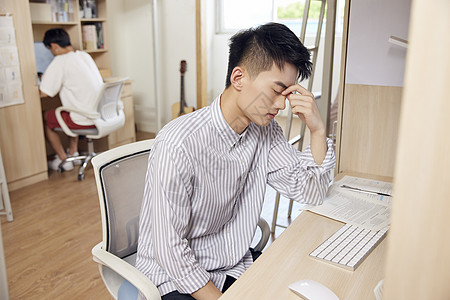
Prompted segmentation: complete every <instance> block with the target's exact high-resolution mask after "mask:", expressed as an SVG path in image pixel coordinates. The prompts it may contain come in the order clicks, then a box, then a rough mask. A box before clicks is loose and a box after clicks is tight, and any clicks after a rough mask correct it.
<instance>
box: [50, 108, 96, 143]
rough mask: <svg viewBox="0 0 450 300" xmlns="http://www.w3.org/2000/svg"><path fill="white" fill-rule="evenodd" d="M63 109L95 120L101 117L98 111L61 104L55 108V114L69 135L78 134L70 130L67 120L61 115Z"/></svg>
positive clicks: (74, 135)
mask: <svg viewBox="0 0 450 300" xmlns="http://www.w3.org/2000/svg"><path fill="white" fill-rule="evenodd" d="M63 111H67V112H75V113H78V114H80V115H82V116H84V117H86V118H88V119H91V120H95V119H97V118H98V117H100V114H99V113H97V112H94V113H93V112H87V111H83V110H80V109H76V108H70V107H64V106H60V107H58V108H56V109H55V115H56V119H57V120H58V123H59V126H61V129H62V130H63V131H64V133H65V134H66V135H68V136H72V137H76V136H78V135H76V134H74V133H73V132H72V130H70V128H69V127H68V126H67V124H66V122H64V119H63V117H62V115H61V112H63Z"/></svg>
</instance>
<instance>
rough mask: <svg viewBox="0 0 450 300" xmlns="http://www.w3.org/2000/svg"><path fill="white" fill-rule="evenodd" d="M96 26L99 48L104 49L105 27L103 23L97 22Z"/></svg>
mask: <svg viewBox="0 0 450 300" xmlns="http://www.w3.org/2000/svg"><path fill="white" fill-rule="evenodd" d="M95 27H96V30H97V49H104V48H105V44H104V42H103V27H102V23H95Z"/></svg>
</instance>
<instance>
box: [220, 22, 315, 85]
mask: <svg viewBox="0 0 450 300" xmlns="http://www.w3.org/2000/svg"><path fill="white" fill-rule="evenodd" d="M309 59H310V55H309V52H308V50H307V49H306V47H305V46H303V44H302V43H301V42H300V39H299V38H298V37H297V36H296V35H295V34H294V33H293V32H292V31H291V30H290V29H289V28H288V27H286V26H285V25H283V24H279V23H267V24H264V25H261V26H258V27H256V28H250V29H248V30H244V31H240V32H238V33H236V34H235V35H233V36H232V37H231V39H230V53H229V58H228V73H227V80H226V85H225V86H226V87H229V86H230V85H231V81H230V76H231V73H232V72H233V69H234V68H235V67H236V66H244V67H245V68H246V69H247V71H248V72H249V75H250V77H255V76H257V75H258V74H259V73H261V72H262V71H268V70H270V69H271V68H272V66H273V64H274V63H275V65H276V66H277V67H278V68H279V69H280V70H283V68H284V64H285V63H290V64H292V65H294V66H295V67H296V68H297V70H298V77H299V78H300V79H301V80H303V79H306V78H308V77H309V76H310V75H311V69H312V63H311V61H310V60H309Z"/></svg>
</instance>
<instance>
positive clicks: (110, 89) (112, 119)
mask: <svg viewBox="0 0 450 300" xmlns="http://www.w3.org/2000/svg"><path fill="white" fill-rule="evenodd" d="M125 80H126V78H123V79H120V80H117V81H113V82H106V83H104V84H103V86H102V88H101V89H100V91H99V93H98V96H97V99H96V100H95V101H96V102H95V105H94V107H97V111H96V112H87V111H83V110H79V109H75V108H69V107H64V106H60V107H58V108H57V109H56V110H55V114H56V118H57V120H58V123H59V124H60V126H61V128H55V130H56V131H63V132H64V133H65V134H66V135H68V136H72V137H76V136H84V137H86V138H87V145H88V153H87V154H86V155H77V156H71V157H68V158H66V159H65V160H63V161H62V162H61V163H60V164H59V166H58V172H62V171H63V168H62V165H63V164H64V163H65V162H68V161H72V162H73V161H75V160H82V163H81V165H80V168H79V169H78V180H83V179H84V170H85V169H86V167H87V165H88V164H89V162H90V161H91V159H92V158H93V157H94V156H95V155H96V153H95V152H94V142H93V139H100V138H103V137H105V136H107V135H109V134H110V133H112V132H114V131H115V130H117V129H119V128H120V127H122V126H123V125H124V124H125V114H124V113H123V103H122V102H121V101H120V93H121V91H122V87H123V84H124V83H125ZM63 111H67V112H76V113H78V114H80V115H83V116H85V117H86V118H88V119H90V120H92V121H93V122H94V125H95V128H90V129H70V128H69V127H68V126H67V125H66V123H65V122H64V119H63V118H62V116H61V112H63Z"/></svg>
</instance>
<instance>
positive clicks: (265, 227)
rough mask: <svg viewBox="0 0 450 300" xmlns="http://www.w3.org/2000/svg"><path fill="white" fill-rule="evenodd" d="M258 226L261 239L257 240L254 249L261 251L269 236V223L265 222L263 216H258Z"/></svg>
mask: <svg viewBox="0 0 450 300" xmlns="http://www.w3.org/2000/svg"><path fill="white" fill-rule="evenodd" d="M258 226H259V228H261V239H260V240H259V242H258V244H256V246H255V248H254V249H255V250H256V251H262V250H263V249H264V247H265V246H266V244H267V241H268V240H269V236H270V227H269V224H267V222H266V220H264V219H263V218H259V221H258Z"/></svg>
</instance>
